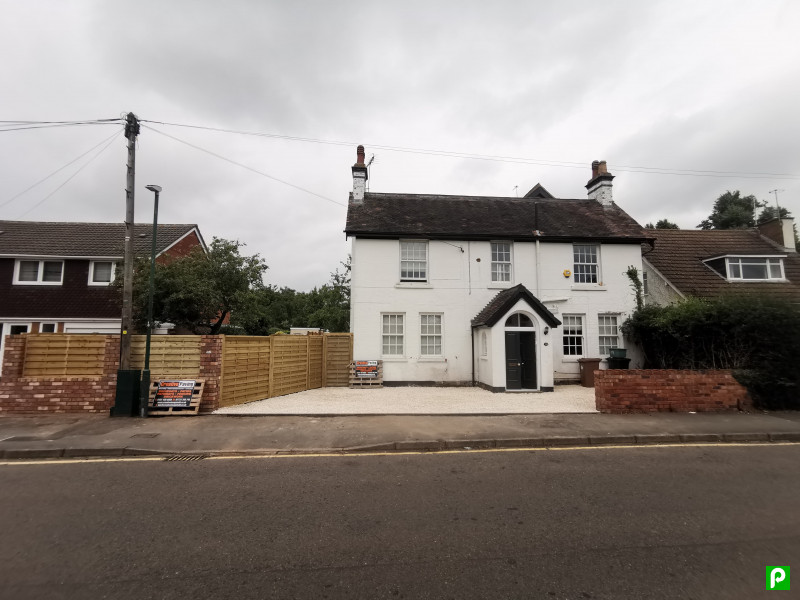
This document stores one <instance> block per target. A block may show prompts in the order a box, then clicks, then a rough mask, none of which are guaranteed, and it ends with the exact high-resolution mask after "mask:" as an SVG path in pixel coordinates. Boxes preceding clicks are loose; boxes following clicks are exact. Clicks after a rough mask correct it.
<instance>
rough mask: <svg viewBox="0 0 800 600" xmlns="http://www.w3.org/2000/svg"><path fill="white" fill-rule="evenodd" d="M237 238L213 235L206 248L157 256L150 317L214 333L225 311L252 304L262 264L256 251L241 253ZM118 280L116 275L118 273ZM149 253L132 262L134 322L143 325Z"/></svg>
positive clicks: (239, 310) (260, 285) (248, 307)
mask: <svg viewBox="0 0 800 600" xmlns="http://www.w3.org/2000/svg"><path fill="white" fill-rule="evenodd" d="M243 246H244V244H242V243H241V242H238V241H231V240H225V239H221V238H214V240H213V241H212V242H211V245H210V246H209V248H208V254H206V253H205V252H203V251H202V250H201V249H199V248H197V249H195V250H194V251H193V252H192V253H190V254H189V255H187V256H184V257H180V258H176V259H174V260H166V261H164V262H158V261H157V262H156V270H155V285H154V288H153V320H154V321H156V322H161V323H165V322H168V323H174V324H175V325H176V326H178V327H180V328H182V329H188V330H190V331H192V332H193V333H212V334H213V333H218V332H219V330H220V328H221V327H222V325H223V323H224V322H225V319H226V317H227V316H228V315H231V314H237V313H246V312H247V311H250V310H253V307H254V294H255V293H256V292H257V291H258V290H259V289H261V288H263V279H262V278H263V275H264V272H265V271H266V270H267V265H266V264H265V263H264V260H263V259H262V258H261V257H260V256H259V255H258V254H255V255H253V256H242V255H241V254H240V252H239V249H240V248H241V247H243ZM117 283H118V285H121V284H122V282H121V278H117ZM149 285H150V259H149V257H148V258H139V259H137V261H136V264H135V266H134V282H133V310H134V323H135V325H136V326H137V328H138V329H140V330H145V329H146V328H147V302H148V293H149ZM239 316H240V318H245V317H244V314H241V315H239Z"/></svg>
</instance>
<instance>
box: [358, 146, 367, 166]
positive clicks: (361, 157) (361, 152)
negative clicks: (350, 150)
mask: <svg viewBox="0 0 800 600" xmlns="http://www.w3.org/2000/svg"><path fill="white" fill-rule="evenodd" d="M364 156H365V154H364V146H359V147H358V148H356V157H357V160H356V164H357V165H358V166H359V167H363V166H364Z"/></svg>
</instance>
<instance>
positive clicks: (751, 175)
mask: <svg viewBox="0 0 800 600" xmlns="http://www.w3.org/2000/svg"><path fill="white" fill-rule="evenodd" d="M141 121H142V122H143V123H145V122H146V123H156V124H159V125H167V126H172V127H184V128H188V129H200V130H205V131H213V132H217V133H232V134H236V135H247V136H253V137H265V138H271V139H280V140H288V141H296V142H306V143H313V144H326V145H331V146H354V145H356V143H355V142H348V141H342V140H323V139H318V138H309V137H299V136H292V135H282V134H276V133H264V132H254V131H241V130H236V129H226V128H222V127H206V126H203V125H189V124H185V123H169V122H165V121H153V120H148V119H142V120H141ZM364 145H366V146H369V147H370V148H376V149H379V150H386V151H390V152H405V153H411V154H424V155H432V156H445V157H450V158H463V159H472V160H487V161H494V162H506V163H521V164H532V165H539V166H549V167H561V168H573V169H585V168H586V163H585V162H571V161H554V160H541V159H534V158H525V157H517V156H504V155H492V154H474V153H469V152H454V151H448V150H434V149H426V148H410V147H405V146H392V145H387V144H373V143H367V144H364ZM614 169H615V170H617V171H624V172H631V173H647V174H652V175H682V176H687V177H724V178H729V177H740V178H745V179H771V178H772V179H774V178H781V179H800V175H797V174H793V173H768V172H748V173H742V172H739V171H715V170H710V169H669V168H664V167H640V166H634V165H614Z"/></svg>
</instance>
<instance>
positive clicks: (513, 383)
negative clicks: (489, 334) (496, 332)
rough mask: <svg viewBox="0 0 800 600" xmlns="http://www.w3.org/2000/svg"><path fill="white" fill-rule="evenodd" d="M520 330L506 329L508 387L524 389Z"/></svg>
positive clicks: (508, 388)
mask: <svg viewBox="0 0 800 600" xmlns="http://www.w3.org/2000/svg"><path fill="white" fill-rule="evenodd" d="M519 337H520V336H519V331H506V389H507V390H519V389H522V357H521V356H520V353H519Z"/></svg>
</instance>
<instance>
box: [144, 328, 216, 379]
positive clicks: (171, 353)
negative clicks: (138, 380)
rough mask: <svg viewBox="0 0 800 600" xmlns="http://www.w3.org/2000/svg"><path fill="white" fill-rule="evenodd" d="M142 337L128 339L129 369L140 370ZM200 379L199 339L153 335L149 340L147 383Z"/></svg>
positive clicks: (184, 336)
mask: <svg viewBox="0 0 800 600" xmlns="http://www.w3.org/2000/svg"><path fill="white" fill-rule="evenodd" d="M146 339H147V338H146V336H144V335H134V336H132V338H131V369H143V368H144V353H145V342H146ZM198 377H200V336H199V335H154V336H152V337H151V338H150V379H151V380H155V379H197V378H198Z"/></svg>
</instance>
